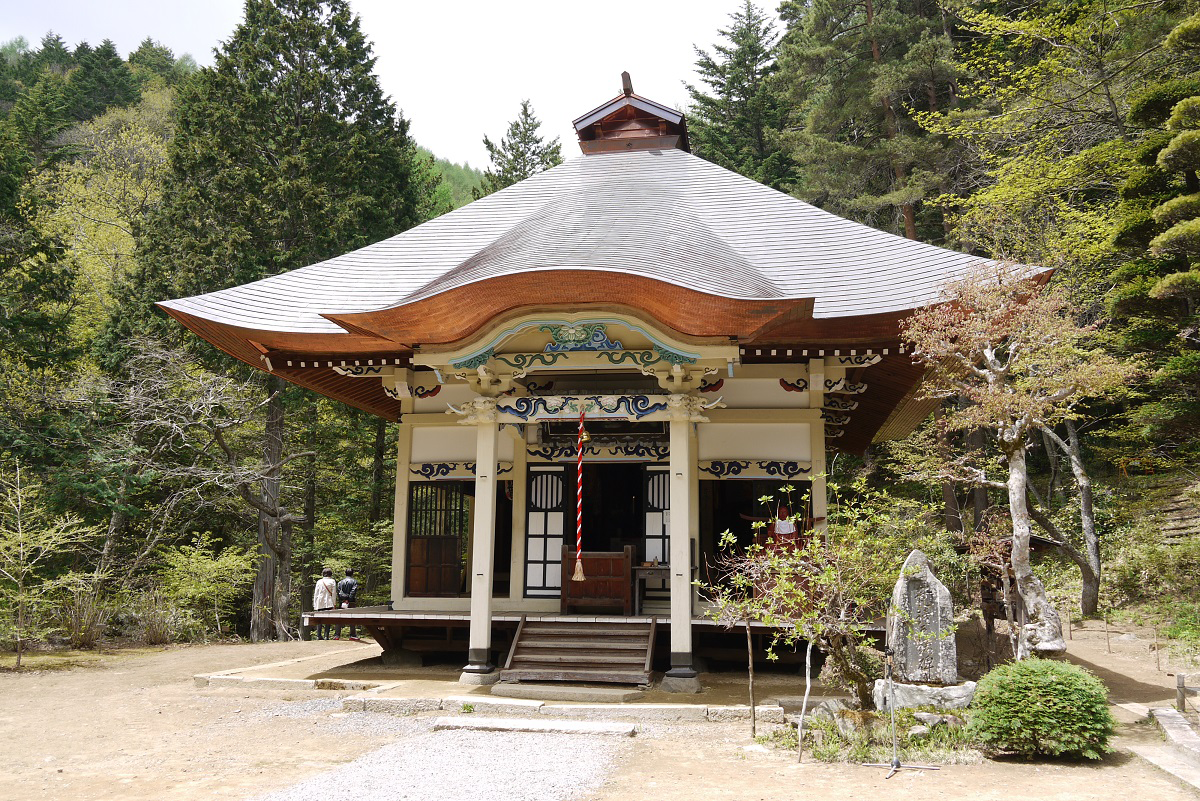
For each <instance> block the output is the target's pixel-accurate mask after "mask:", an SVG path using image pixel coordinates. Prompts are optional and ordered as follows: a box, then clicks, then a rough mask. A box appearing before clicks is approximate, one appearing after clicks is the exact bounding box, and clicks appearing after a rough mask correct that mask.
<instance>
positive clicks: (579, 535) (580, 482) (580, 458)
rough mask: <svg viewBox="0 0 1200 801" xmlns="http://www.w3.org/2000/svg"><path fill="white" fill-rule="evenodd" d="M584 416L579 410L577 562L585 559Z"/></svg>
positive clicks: (576, 515) (576, 451)
mask: <svg viewBox="0 0 1200 801" xmlns="http://www.w3.org/2000/svg"><path fill="white" fill-rule="evenodd" d="M583 415H584V412H583V410H582V409H580V410H579V434H578V435H577V436H576V439H575V561H576V562H577V563H578V562H580V561H581V560H582V559H583Z"/></svg>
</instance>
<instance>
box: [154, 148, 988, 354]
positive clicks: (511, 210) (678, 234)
mask: <svg viewBox="0 0 1200 801" xmlns="http://www.w3.org/2000/svg"><path fill="white" fill-rule="evenodd" d="M980 262H981V259H979V258H978V257H975V256H970V255H966V254H963V253H958V252H955V251H951V250H946V249H944V248H938V247H934V246H932V245H927V244H923V243H920V242H913V241H910V240H907V239H904V238H902V237H898V236H894V235H892V234H889V233H885V232H883V231H878V230H876V229H873V228H869V227H867V226H864V225H860V224H858V223H855V222H851V221H849V220H846V219H843V218H841V217H838V216H836V215H833V214H829V213H827V212H824V211H821V210H820V209H818V208H816V207H814V206H811V205H809V204H807V203H804V202H802V201H800V200H797V199H796V198H793V197H791V196H789V195H786V194H783V193H782V192H777V191H775V190H773V189H770V188H769V187H766V186H763V185H762V184H760V183H758V182H756V181H752V180H750V179H748V178H744V177H742V176H740V175H738V174H736V173H733V172H729V171H728V170H725V169H722V168H721V167H717V166H716V165H713V164H710V163H709V162H707V161H704V160H703V159H700V158H697V157H696V156H692V155H691V154H689V153H685V152H683V151H681V150H647V151H634V152H616V153H605V154H593V155H590V156H580V157H577V158H575V159H572V160H570V161H568V162H566V163H564V164H562V165H560V166H558V167H555V168H553V169H551V170H547V171H546V172H543V173H541V174H539V175H536V176H534V177H533V178H530V179H528V180H525V181H522V182H521V183H519V184H516V185H514V186H511V187H509V188H507V189H504V190H501V191H500V192H497V193H495V194H493V195H489V196H488V197H485V198H483V199H481V200H478V201H476V202H474V203H471V204H470V205H468V206H465V207H463V208H461V209H458V210H457V211H454V212H451V213H449V214H446V215H443V216H441V217H438V218H437V219H434V220H431V221H429V222H427V223H424V224H423V225H419V226H417V227H416V228H413V229H411V230H409V231H406V232H404V233H402V234H399V235H397V236H394V237H392V238H390V239H386V240H383V241H382V242H377V243H375V244H373V245H369V246H367V247H364V248H361V249H359V250H356V251H353V252H350V253H347V254H345V255H342V256H338V257H336V258H333V259H329V260H328V261H324V262H320V263H318V264H314V265H311V266H309V267H303V268H300V269H297V270H292V271H290V272H287V273H283V274H281V275H277V276H274V277H272V278H267V279H264V280H262V281H256V282H254V283H250V284H245V285H242V286H237V287H232V288H230V289H224V290H220V291H217V292H210V293H208V294H205V295H197V296H195V297H190V298H184V299H180V300H171V301H164V302H163V303H161V304H160V305H162V306H163V307H165V308H168V309H172V310H175V311H178V312H182V313H183V314H186V315H193V316H195V317H199V318H202V319H205V320H209V321H211V322H213V323H217V324H221V325H232V326H239V327H242V328H247V329H256V330H260V331H280V332H283V331H287V332H295V333H312V334H330V333H333V334H336V333H339V332H342V331H343V329H342V328H341V327H339V326H338V325H337V324H336V323H334V322H332V321H331V320H329V319H326V318H325V317H323V316H322V315H326V314H329V315H340V314H354V313H362V312H371V311H376V310H381V309H387V308H394V307H398V306H403V305H405V304H409V303H413V302H415V301H418V300H422V299H425V298H430V297H433V296H435V295H438V294H440V293H443V292H446V291H447V290H451V289H455V288H458V287H463V286H467V285H470V284H472V283H476V282H479V281H483V280H486V279H494V278H497V277H500V276H504V275H514V274H520V273H529V272H533V271H551V270H567V269H570V270H597V271H609V272H614V273H624V274H631V275H638V276H643V277H646V278H650V279H654V280H657V281H662V282H665V283H668V284H672V285H676V286H681V287H687V288H690V289H693V290H696V291H699V292H703V293H707V294H711V295H714V296H719V297H725V298H732V299H739V300H775V299H779V300H782V299H799V298H812V299H814V306H813V316H814V317H815V318H837V317H850V316H856V315H871V314H879V313H883V312H897V311H903V310H907V309H914V308H917V307H919V306H923V305H926V304H928V303H930V302H932V301H934V300H936V299H937V296H938V292H939V291H940V290H941V288H942V287H943V286H944V285H945V284H946V283H947V282H948V281H952V280H954V279H956V278H959V277H962V276H963V275H965V274H966V273H968V272H969V271H970V270H971V269H972V268H973V267H974V266H976V265H978V264H979V263H980ZM530 302H531V303H536V298H530Z"/></svg>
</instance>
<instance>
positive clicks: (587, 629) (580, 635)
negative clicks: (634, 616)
mask: <svg viewBox="0 0 1200 801" xmlns="http://www.w3.org/2000/svg"><path fill="white" fill-rule="evenodd" d="M656 625H657V624H656V621H655V620H654V619H651V620H650V621H649V622H644V621H625V620H621V619H620V618H610V619H602V620H595V619H585V620H579V621H563V620H562V619H561V618H559V619H558V620H556V621H554V622H549V621H539V620H527V619H525V618H521V622H520V624H519V625H518V626H517V633H516V635H515V636H514V637H513V644H512V648H511V649H510V650H509V652H508V659H507V660H506V661H505V663H504V667H503V669H501V671H500V681H501V682H524V681H559V682H562V681H567V682H602V683H610V684H636V685H648V684H649V683H650V665H651V664H652V662H653V659H654V635H655V633H656Z"/></svg>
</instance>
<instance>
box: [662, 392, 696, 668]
mask: <svg viewBox="0 0 1200 801" xmlns="http://www.w3.org/2000/svg"><path fill="white" fill-rule="evenodd" d="M672 397H675V396H672ZM686 408H687V407H686V406H684V409H683V410H681V412H683V413H677V414H673V415H672V420H671V422H670V424H669V425H670V433H671V461H670V470H671V526H670V530H669V531H668V536H669V538H670V554H671V670H670V671H669V672H668V675H670V676H672V677H678V678H694V677H695V676H696V671H695V669H694V668H693V667H692V565H691V547H690V544H689V540H690V535H691V519H692V462H693V461H694V459H693V458H692V448H691V445H692V437H691V428H692V423H691V421H690V419H689V415H688V414H686V412H685V411H684V410H686Z"/></svg>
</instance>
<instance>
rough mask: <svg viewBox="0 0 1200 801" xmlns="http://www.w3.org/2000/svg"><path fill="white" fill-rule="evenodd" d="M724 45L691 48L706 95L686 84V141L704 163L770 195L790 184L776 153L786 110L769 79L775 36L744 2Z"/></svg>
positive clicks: (783, 158)
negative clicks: (755, 183) (772, 190)
mask: <svg viewBox="0 0 1200 801" xmlns="http://www.w3.org/2000/svg"><path fill="white" fill-rule="evenodd" d="M729 19H730V26H729V29H728V30H722V31H719V33H720V35H721V37H722V38H723V39H724V40H725V43H718V44H715V45H713V48H712V50H713V52H712V53H711V54H710V53H709V52H708V51H705V50H701V49H700V48H698V47H697V48H696V71H697V72H698V73H699V75H700V80H701V81H702V82H703V83H704V84H705V86H706V87H707V90H702V89H700V88H697V87H695V86H693V85H691V84H687V90H688V94H689V95H690V96H691V101H692V105H691V108H690V109H689V110H688V139H689V141H690V142H691V146H692V152H693V153H695V154H696V155H697V156H700V157H701V158H703V159H707V160H708V161H711V162H712V163H713V164H718V165H720V166H722V167H724V168H725V169H728V170H733V171H734V172H739V173H741V174H742V175H745V176H746V177H747V178H753V179H754V180H756V181H759V182H761V183H764V184H766V185H767V186H770V187H773V188H775V189H784V188H786V187H787V186H788V185H789V184H790V183H791V181H792V178H793V175H792V172H793V165H792V162H791V159H790V158H789V157H788V156H787V154H786V153H784V152H783V150H782V149H781V148H780V145H779V141H778V139H779V132H780V131H781V130H782V129H783V127H784V126H785V124H786V120H787V111H788V107H787V105H786V104H784V103H783V102H781V99H780V98H779V97H778V96H777V94H776V91H775V86H774V82H773V78H772V76H774V74H775V72H776V70H777V68H778V67H777V64H776V60H775V56H776V44H777V42H778V38H779V37H778V35H777V34H776V33H775V26H774V25H773V24H772V23H771V21H770V19H768V18H767V16H766V15H765V14H763V12H762V11H761V10H760V9H759V8H757V7H756V6H755V5H754V4H752V3H751V2H749V0H746V3H745V5H744V6H743V7H742V8H741V9H739V10H737V11H735V12H733V13H732V14H730V15H729Z"/></svg>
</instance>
